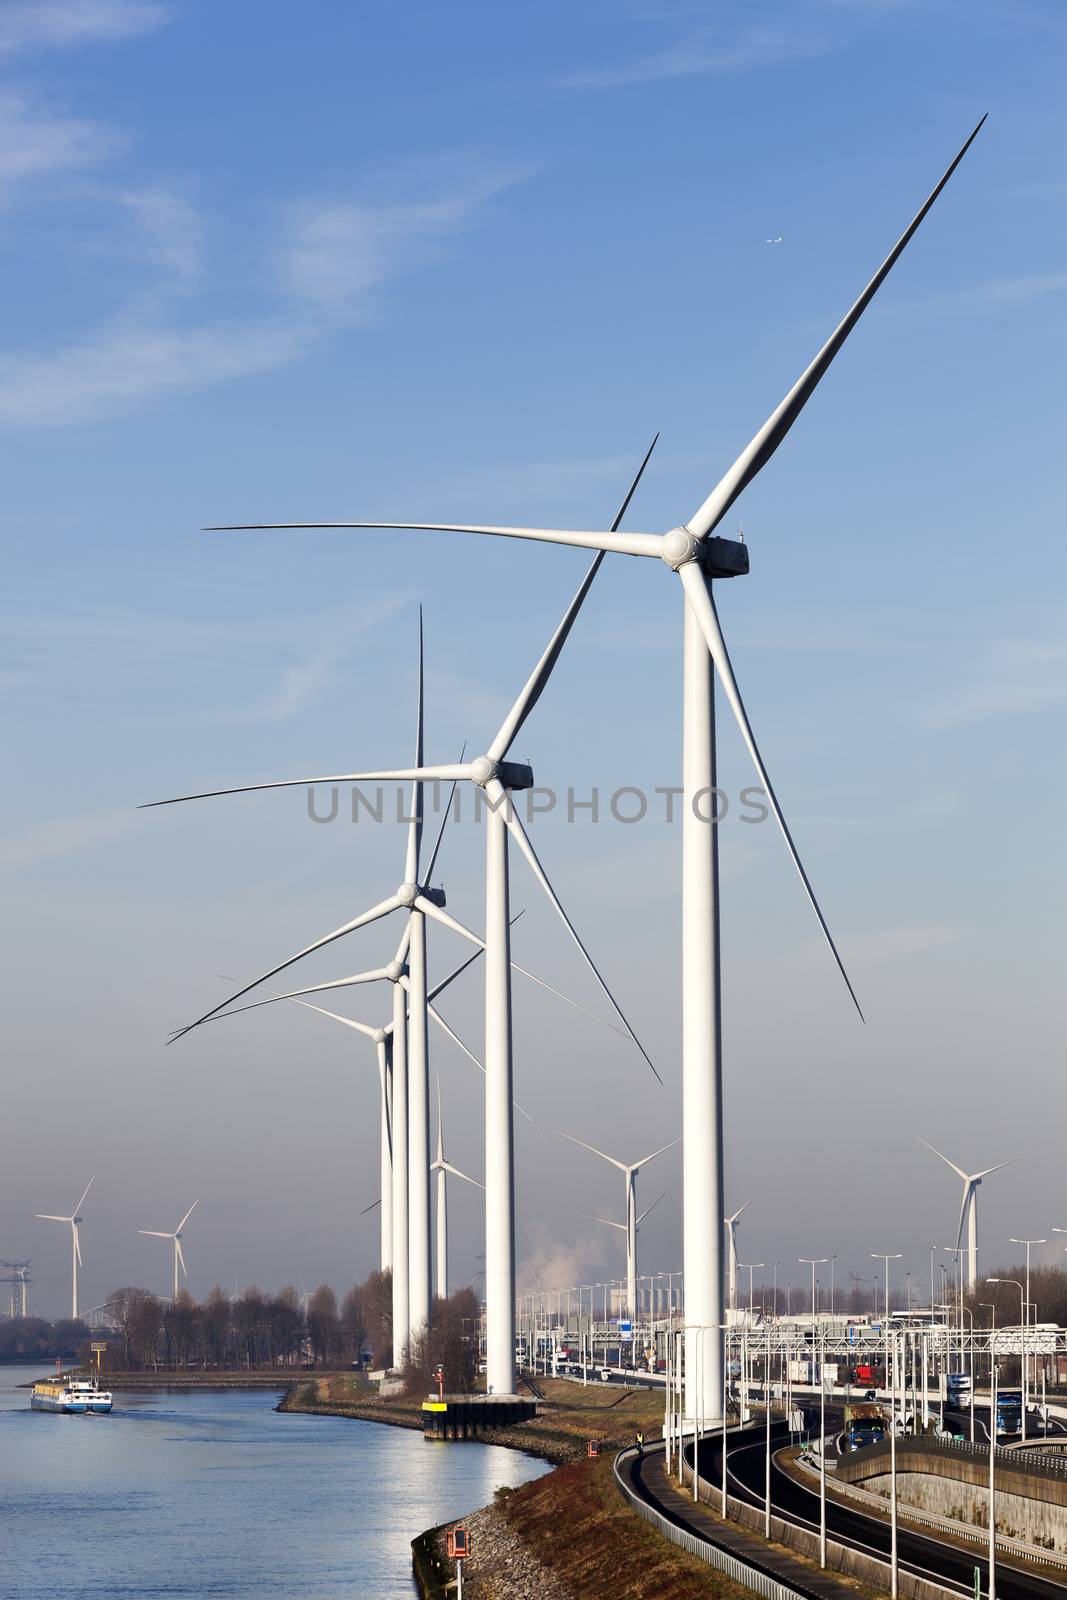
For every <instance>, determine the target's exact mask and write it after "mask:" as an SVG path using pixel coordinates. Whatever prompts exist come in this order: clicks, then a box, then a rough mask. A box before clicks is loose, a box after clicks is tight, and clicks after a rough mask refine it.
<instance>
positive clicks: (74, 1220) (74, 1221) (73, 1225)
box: [34, 1178, 95, 1322]
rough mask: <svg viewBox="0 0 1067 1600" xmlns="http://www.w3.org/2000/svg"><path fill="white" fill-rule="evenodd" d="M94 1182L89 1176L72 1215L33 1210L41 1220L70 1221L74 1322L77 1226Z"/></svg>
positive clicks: (74, 1315) (79, 1250) (75, 1317)
mask: <svg viewBox="0 0 1067 1600" xmlns="http://www.w3.org/2000/svg"><path fill="white" fill-rule="evenodd" d="M94 1182H95V1179H94V1178H90V1179H89V1182H88V1183H87V1184H86V1185H85V1194H83V1195H82V1197H81V1199H80V1200H79V1201H78V1204H77V1205H76V1206H75V1207H74V1215H73V1216H72V1217H54V1216H52V1215H51V1213H49V1212H47V1211H35V1212H34V1216H35V1217H37V1218H38V1220H39V1221H41V1222H69V1223H70V1234H71V1240H70V1284H71V1288H70V1314H71V1317H72V1319H73V1320H74V1321H75V1322H77V1320H78V1268H79V1267H80V1266H81V1264H82V1247H81V1244H80V1242H79V1240H78V1226H79V1224H80V1222H81V1220H82V1219H81V1214H80V1213H81V1208H82V1206H83V1205H84V1204H85V1195H86V1194H88V1193H89V1190H90V1189H91V1188H92V1186H93V1183H94Z"/></svg>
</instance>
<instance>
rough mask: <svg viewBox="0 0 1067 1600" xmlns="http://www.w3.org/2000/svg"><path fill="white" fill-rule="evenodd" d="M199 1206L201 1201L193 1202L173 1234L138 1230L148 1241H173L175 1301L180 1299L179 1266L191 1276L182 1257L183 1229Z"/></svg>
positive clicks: (151, 1229)
mask: <svg viewBox="0 0 1067 1600" xmlns="http://www.w3.org/2000/svg"><path fill="white" fill-rule="evenodd" d="M199 1204H200V1202H199V1200H194V1201H193V1203H192V1205H191V1206H190V1207H189V1209H188V1211H187V1212H186V1213H185V1215H184V1217H183V1218H182V1220H181V1221H180V1222H179V1224H178V1226H177V1227H176V1228H175V1230H174V1232H173V1233H157V1232H156V1230H155V1229H154V1228H138V1230H137V1232H138V1233H143V1234H144V1235H145V1237H146V1238H148V1239H169V1240H170V1241H171V1243H172V1244H173V1246H174V1298H175V1300H177V1298H178V1283H179V1279H178V1268H179V1266H180V1267H181V1270H182V1271H183V1272H184V1273H185V1276H186V1277H187V1278H188V1276H189V1269H188V1267H187V1266H186V1265H185V1257H184V1256H183V1255H182V1229H183V1228H184V1227H185V1224H186V1223H187V1222H188V1221H189V1218H190V1217H191V1216H192V1214H193V1212H194V1211H195V1210H196V1208H197V1206H198V1205H199Z"/></svg>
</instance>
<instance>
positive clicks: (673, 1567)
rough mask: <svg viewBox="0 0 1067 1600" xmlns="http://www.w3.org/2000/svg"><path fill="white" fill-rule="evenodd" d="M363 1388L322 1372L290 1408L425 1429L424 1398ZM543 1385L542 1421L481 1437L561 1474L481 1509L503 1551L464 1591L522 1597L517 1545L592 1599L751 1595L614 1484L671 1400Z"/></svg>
mask: <svg viewBox="0 0 1067 1600" xmlns="http://www.w3.org/2000/svg"><path fill="white" fill-rule="evenodd" d="M356 1382H358V1380H356V1379H355V1377H354V1374H352V1373H345V1374H343V1375H337V1376H332V1377H330V1376H323V1377H315V1378H313V1379H310V1380H309V1381H308V1382H306V1383H303V1384H301V1385H300V1386H299V1387H298V1388H296V1389H294V1390H293V1391H292V1392H291V1393H290V1394H289V1395H288V1396H287V1397H286V1400H285V1401H283V1403H282V1409H283V1410H300V1411H314V1412H320V1413H323V1414H325V1415H327V1416H350V1417H361V1418H364V1419H366V1420H367V1421H374V1422H386V1423H391V1424H392V1425H393V1426H398V1427H408V1428H418V1429H420V1430H421V1428H422V1402H421V1400H411V1399H408V1398H405V1397H397V1398H395V1399H385V1400H383V1399H379V1398H378V1396H377V1395H376V1394H373V1393H371V1394H368V1393H367V1391H366V1389H365V1388H364V1389H363V1390H362V1391H358V1390H357V1389H356V1387H355V1383H356ZM537 1383H538V1388H539V1389H541V1390H542V1392H543V1395H544V1401H543V1404H542V1411H541V1414H540V1415H539V1416H538V1417H537V1418H536V1419H534V1420H533V1421H531V1422H528V1423H523V1424H521V1425H519V1426H516V1427H513V1428H503V1429H500V1430H499V1431H498V1432H493V1433H489V1434H486V1435H482V1436H480V1437H483V1438H484V1439H485V1441H486V1442H487V1443H496V1444H502V1445H506V1446H508V1447H509V1448H511V1449H518V1450H525V1451H528V1452H529V1453H531V1454H533V1455H539V1456H543V1457H545V1458H546V1459H547V1460H550V1461H554V1462H557V1463H558V1465H557V1468H556V1470H555V1471H554V1472H550V1473H547V1474H546V1475H545V1476H544V1477H543V1478H539V1479H536V1480H535V1481H534V1482H532V1483H527V1484H524V1485H523V1486H522V1487H521V1488H518V1489H513V1490H512V1489H508V1490H501V1491H499V1492H498V1493H497V1496H496V1499H495V1502H494V1504H493V1505H492V1506H491V1507H489V1508H487V1509H486V1510H485V1511H483V1512H479V1513H478V1522H477V1527H478V1535H477V1539H478V1544H479V1546H480V1547H481V1548H483V1549H485V1548H486V1547H487V1546H492V1548H493V1549H494V1552H495V1553H496V1554H497V1559H496V1560H494V1561H493V1562H492V1563H491V1564H490V1565H489V1569H488V1570H486V1569H484V1568H481V1564H480V1563H479V1562H478V1559H477V1553H476V1554H475V1559H474V1560H473V1561H472V1563H471V1565H470V1567H469V1569H468V1574H467V1578H466V1581H465V1582H464V1594H465V1595H470V1596H471V1600H479V1597H484V1600H488V1597H490V1596H496V1595H507V1594H510V1593H512V1592H515V1593H518V1592H522V1589H515V1590H512V1588H511V1587H510V1585H509V1583H508V1581H507V1579H506V1578H505V1577H504V1575H503V1572H502V1570H501V1562H500V1560H499V1552H500V1551H501V1550H512V1551H515V1552H516V1553H517V1558H518V1559H517V1564H518V1566H519V1567H522V1566H523V1560H522V1557H523V1554H524V1553H525V1554H526V1555H527V1556H528V1558H529V1561H530V1564H531V1565H535V1566H536V1565H539V1567H540V1568H541V1569H544V1570H545V1571H546V1572H547V1573H550V1574H551V1575H552V1577H553V1578H554V1579H555V1580H556V1582H557V1583H558V1584H559V1585H560V1589H561V1591H562V1592H569V1593H572V1594H574V1595H581V1596H582V1597H583V1600H584V1597H586V1596H588V1597H589V1600H600V1597H605V1600H606V1597H608V1596H611V1597H612V1600H707V1597H708V1596H715V1597H721V1600H742V1596H747V1597H748V1600H751V1596H750V1595H748V1591H747V1590H742V1589H741V1588H740V1587H739V1586H738V1585H736V1584H733V1583H731V1582H730V1581H729V1580H728V1579H726V1578H723V1577H721V1576H720V1575H719V1574H718V1573H716V1572H713V1571H712V1570H711V1569H709V1568H708V1567H707V1566H706V1565H705V1564H704V1562H702V1561H698V1560H696V1558H695V1557H692V1556H688V1555H686V1554H685V1552H684V1551H682V1550H680V1549H678V1548H677V1546H675V1545H672V1544H670V1543H669V1542H668V1541H667V1540H666V1539H663V1538H661V1537H660V1535H659V1534H657V1533H655V1532H654V1530H653V1529H652V1528H650V1527H649V1525H648V1524H647V1523H646V1522H644V1521H642V1519H641V1518H640V1517H638V1516H637V1515H635V1513H634V1512H632V1511H631V1510H630V1509H629V1508H628V1507H627V1506H626V1504H625V1502H624V1501H623V1500H622V1498H621V1497H620V1495H619V1493H618V1490H617V1489H616V1487H615V1483H614V1480H613V1477H612V1458H613V1455H614V1452H615V1451H616V1450H618V1449H619V1448H621V1447H622V1446H623V1445H626V1444H632V1443H633V1440H634V1436H635V1434H636V1433H637V1432H638V1431H641V1432H644V1433H645V1434H647V1435H648V1436H649V1437H652V1436H653V1435H654V1434H655V1433H657V1432H658V1431H659V1429H660V1428H661V1426H662V1422H663V1397H662V1395H658V1394H656V1393H654V1392H650V1391H648V1390H647V1389H622V1390H620V1389H619V1388H617V1387H615V1386H614V1385H612V1386H610V1387H609V1386H607V1385H603V1384H590V1385H589V1386H588V1387H587V1388H584V1389H583V1388H582V1387H581V1386H580V1385H577V1384H573V1383H566V1382H564V1381H563V1380H554V1379H551V1378H547V1379H546V1378H538V1380H537ZM590 1439H597V1440H599V1441H600V1444H601V1450H602V1454H601V1455H600V1456H599V1458H597V1459H594V1460H590V1459H589V1458H588V1456H587V1446H588V1441H589V1440H590ZM440 1448H449V1447H448V1446H443V1447H440ZM453 1448H455V1447H453ZM459 1448H461V1447H459ZM472 1509H473V1508H472ZM430 1543H431V1545H432V1546H433V1547H434V1548H433V1550H432V1554H436V1555H438V1556H439V1557H440V1558H443V1556H444V1550H443V1544H444V1540H443V1536H442V1537H441V1538H440V1541H439V1543H440V1545H441V1548H440V1550H437V1549H436V1544H437V1541H435V1540H432V1539H431V1541H430ZM509 1564H510V1563H509ZM528 1579H529V1573H528V1572H527V1573H526V1580H527V1581H528Z"/></svg>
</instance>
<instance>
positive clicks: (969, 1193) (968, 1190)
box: [956, 1183, 974, 1255]
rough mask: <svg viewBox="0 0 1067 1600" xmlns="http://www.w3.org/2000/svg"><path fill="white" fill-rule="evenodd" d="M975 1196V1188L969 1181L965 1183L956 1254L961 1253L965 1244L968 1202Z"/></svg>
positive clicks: (957, 1231) (957, 1232)
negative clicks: (964, 1230) (964, 1233)
mask: <svg viewBox="0 0 1067 1600" xmlns="http://www.w3.org/2000/svg"><path fill="white" fill-rule="evenodd" d="M973 1197H974V1189H973V1188H972V1187H971V1185H970V1184H969V1183H966V1184H964V1186H963V1204H962V1205H961V1206H960V1225H959V1227H958V1229H957V1230H956V1254H957V1255H959V1253H960V1246H961V1245H962V1244H963V1224H964V1223H965V1222H966V1220H967V1202H968V1200H971V1199H973Z"/></svg>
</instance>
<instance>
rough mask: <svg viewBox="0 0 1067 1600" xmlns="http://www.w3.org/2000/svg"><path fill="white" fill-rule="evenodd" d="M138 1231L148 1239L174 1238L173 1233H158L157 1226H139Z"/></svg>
mask: <svg viewBox="0 0 1067 1600" xmlns="http://www.w3.org/2000/svg"><path fill="white" fill-rule="evenodd" d="M137 1232H138V1233H143V1234H144V1236H145V1238H146V1239H173V1238H174V1235H173V1234H172V1233H158V1232H157V1231H156V1229H155V1228H138V1230H137Z"/></svg>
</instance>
